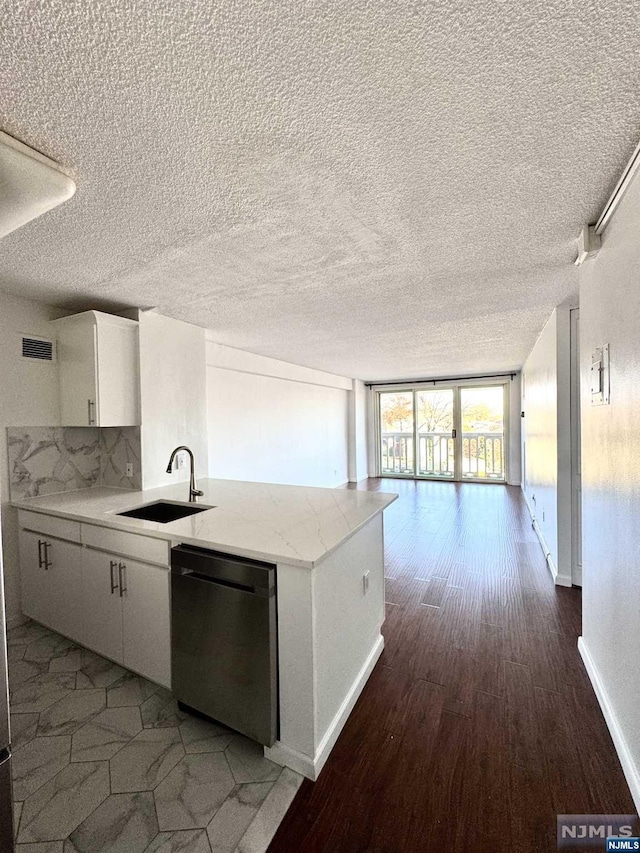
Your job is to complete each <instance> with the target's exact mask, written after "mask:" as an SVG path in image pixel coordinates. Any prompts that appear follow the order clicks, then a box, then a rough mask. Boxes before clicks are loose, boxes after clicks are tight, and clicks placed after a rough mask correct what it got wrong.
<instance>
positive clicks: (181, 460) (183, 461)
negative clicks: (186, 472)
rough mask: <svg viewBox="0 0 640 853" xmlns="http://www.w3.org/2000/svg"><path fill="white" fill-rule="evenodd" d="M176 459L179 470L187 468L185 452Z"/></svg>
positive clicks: (181, 452)
mask: <svg viewBox="0 0 640 853" xmlns="http://www.w3.org/2000/svg"><path fill="white" fill-rule="evenodd" d="M176 459H177V462H178V468H179V469H180V468H186V467H187V454H186V452H185V451H184V450H181V451H180V453H178V455H177V457H176Z"/></svg>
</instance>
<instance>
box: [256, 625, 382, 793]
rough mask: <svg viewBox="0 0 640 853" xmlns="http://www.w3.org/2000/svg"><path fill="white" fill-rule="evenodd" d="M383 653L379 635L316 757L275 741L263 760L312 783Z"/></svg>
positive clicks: (266, 750)
mask: <svg viewBox="0 0 640 853" xmlns="http://www.w3.org/2000/svg"><path fill="white" fill-rule="evenodd" d="M383 649H384V637H382V635H380V636H379V637H377V638H376V641H375V643H374V645H373V648H372V649H371V651H370V652H369V654H368V655H367V659H366V660H365V662H364V664H363V666H362V668H361V670H360V672H359V673H358V675H357V676H356V678H355V681H354V682H353V684H352V685H351V687H350V688H349V691H348V693H347V695H346V696H345V697H344V700H343V701H342V704H341V705H340V707H339V708H338V712H337V713H336V715H335V717H334V718H333V720H332V721H331V724H330V726H329V728H328V729H327V731H326V733H325V735H324V737H323V738H322V740H321V741H320V743H319V745H318V748H317V750H316V754H315V756H314V757H313V758H311V757H310V756H308V755H305V754H304V753H301V752H298V751H297V750H296V749H292V747H290V746H287V745H286V744H285V743H282V741H279V740H278V741H276V742H275V743H274V745H273V746H272V747H267V748H265V751H264V754H265V757H266V758H268V759H269V760H271V761H274V762H275V763H276V764H282V765H284V766H285V767H290V768H291V770H295V771H296V772H297V773H301V774H302V775H303V776H306V777H307V779H311V781H312V782H315V781H316V779H317V778H318V776H319V775H320V772H321V770H322V768H323V767H324V765H325V763H326V761H327V758H329V755H330V753H331V750H332V749H333V747H334V746H335V743H336V741H337V740H338V737H339V735H340V732H341V731H342V729H343V728H344V724H345V723H346V722H347V718H348V717H349V714H350V713H351V711H352V710H353V708H354V705H355V704H356V702H357V701H358V698H359V696H360V694H361V693H362V690H363V688H364V686H365V684H366V683H367V681H368V679H369V676H370V675H371V673H372V671H373V668H374V666H375V665H376V663H377V662H378V658H379V657H380V655H381V654H382V650H383Z"/></svg>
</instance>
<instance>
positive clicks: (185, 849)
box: [8, 622, 302, 853]
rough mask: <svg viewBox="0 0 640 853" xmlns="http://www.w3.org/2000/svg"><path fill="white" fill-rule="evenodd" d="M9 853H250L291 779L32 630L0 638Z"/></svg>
mask: <svg viewBox="0 0 640 853" xmlns="http://www.w3.org/2000/svg"><path fill="white" fill-rule="evenodd" d="M8 654H9V688H10V709H11V727H12V741H13V763H12V767H13V788H14V801H15V807H14V812H15V829H16V841H17V847H16V850H17V853H98V851H99V853H233V851H238V853H262V852H263V851H265V850H266V849H267V847H268V845H269V842H270V840H271V838H272V837H273V835H274V833H275V831H276V829H277V827H278V825H279V824H280V821H281V820H282V818H283V817H284V815H285V813H286V811H287V809H288V808H289V805H290V804H291V801H292V800H293V798H294V796H295V794H296V792H297V790H298V788H299V786H300V783H301V781H302V777H300V776H299V775H298V774H297V773H294V772H293V771H291V770H289V769H287V768H284V769H283V768H282V767H280V766H278V765H277V764H274V763H272V762H271V761H268V760H267V759H266V758H265V757H264V755H263V751H262V747H260V746H259V745H258V744H255V743H253V741H250V740H248V739H247V738H245V737H243V736H242V735H239V734H237V733H235V732H233V731H230V730H229V729H226V728H224V727H222V726H217V725H214V724H212V723H208V722H206V721H204V720H201V719H199V718H196V717H192V716H189V715H187V714H185V713H183V712H182V711H180V710H179V708H178V706H177V703H176V702H175V700H174V698H173V696H172V695H171V693H170V692H169V691H167V690H165V689H163V688H162V687H159V686H158V685H157V684H152V683H151V682H150V681H146V680H145V679H144V678H141V677H139V676H137V675H134V674H133V673H131V672H129V671H127V670H126V669H123V668H122V667H120V666H118V665H117V664H115V663H112V662H111V661H108V660H105V659H104V658H102V657H100V656H99V655H96V654H94V653H93V652H90V651H88V650H87V649H83V648H81V647H79V646H77V645H76V644H75V643H73V642H71V641H70V640H67V639H65V638H64V637H61V636H59V635H58V634H55V633H53V632H52V631H49V630H48V629H47V628H44V627H43V626H41V625H38V624H37V623H35V622H27V623H26V624H24V625H21V626H20V627H18V628H14V629H13V630H11V631H9V633H8Z"/></svg>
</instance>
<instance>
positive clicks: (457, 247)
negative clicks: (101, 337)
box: [0, 0, 640, 379]
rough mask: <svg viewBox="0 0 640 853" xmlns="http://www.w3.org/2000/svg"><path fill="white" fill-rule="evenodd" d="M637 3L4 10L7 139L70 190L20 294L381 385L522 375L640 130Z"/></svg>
mask: <svg viewBox="0 0 640 853" xmlns="http://www.w3.org/2000/svg"><path fill="white" fill-rule="evenodd" d="M639 29H640V4H638V2H637V0H608V2H607V3H606V5H605V4H604V3H602V2H579V1H578V2H573V3H571V2H567V0H545V2H544V3H539V2H532V0H525V1H524V2H513V3H505V2H502V0H501V2H491V0H484V2H479V1H478V0H476V2H469V0H463V2H456V0H447V2H441V1H440V0H435V2H433V0H429V2H388V1H386V0H349V2H344V0H333V2H313V0H311V2H310V0H284V2H283V0H278V2H265V0H235V1H234V2H223V1H222V2H221V0H189V2H180V0H147V2H136V0H97V1H96V2H89V3H88V2H86V0H48V2H43V0H30V2H24V0H5V2H3V3H2V14H1V15H0V56H2V63H1V64H0V93H1V97H0V128H1V129H3V130H5V131H6V132H8V133H10V134H12V135H14V136H16V137H18V138H20V139H22V140H23V141H24V142H26V143H28V144H29V145H31V146H33V147H35V148H37V149H39V150H41V151H42V152H43V153H45V154H46V155H48V156H50V157H52V158H54V159H56V160H57V161H58V162H60V163H61V164H62V165H63V166H65V167H67V168H68V170H69V172H70V174H71V175H73V177H74V178H75V179H76V181H77V184H78V191H77V193H76V196H75V197H74V198H73V199H72V200H71V201H70V202H68V203H67V204H66V205H64V206H63V207H61V208H59V209H57V210H55V211H53V212H51V213H48V214H46V215H45V216H43V217H42V218H41V219H39V220H36V221H34V222H32V223H30V224H29V225H26V226H25V227H24V228H22V229H20V230H19V231H16V232H14V233H13V234H11V235H9V236H8V237H6V238H5V239H3V240H2V243H1V244H0V289H4V290H9V291H13V292H15V293H19V294H21V295H23V296H28V297H31V298H36V299H45V300H47V301H49V302H52V303H55V304H59V305H62V306H64V307H73V308H82V307H86V306H87V305H89V304H92V305H95V306H100V305H102V306H105V307H107V306H129V305H138V306H141V307H150V306H157V307H158V308H159V310H161V311H162V312H163V313H166V314H169V315H171V316H174V317H178V318H180V319H184V320H188V321H190V322H192V323H197V324H199V325H202V326H207V327H209V328H211V329H213V330H214V334H215V338H216V340H218V341H219V342H220V343H224V344H229V345H231V346H234V347H239V348H242V349H247V350H251V351H253V352H257V353H262V354H264V355H271V356H275V357H277V358H281V359H284V360H287V361H292V362H298V363H300V364H306V365H309V366H312V367H317V368H321V369H324V370H328V371H332V372H334V373H341V374H345V375H349V376H358V377H362V378H367V379H381V378H394V377H410V376H428V375H432V376H433V375H442V374H443V373H444V374H447V375H450V374H452V373H461V374H463V373H470V372H482V371H487V370H491V371H498V370H503V369H512V368H516V367H518V366H519V365H521V363H522V362H523V360H524V358H525V357H526V355H527V353H528V351H529V350H530V348H531V346H532V345H533V342H534V340H535V338H536V336H537V334H538V332H539V331H540V328H541V326H542V324H543V322H544V321H545V319H546V317H547V315H548V314H549V313H550V311H551V310H552V308H553V307H554V306H555V305H556V304H557V303H558V302H560V301H562V300H564V299H565V298H567V297H569V296H572V295H573V294H574V293H575V289H576V286H577V273H576V270H575V268H574V267H573V266H572V261H573V258H574V257H575V251H576V250H575V238H576V236H577V233H578V231H579V230H580V228H581V227H582V225H583V224H584V223H586V222H587V221H590V220H593V219H594V218H595V216H596V214H597V213H598V212H599V208H600V207H601V205H602V204H603V202H604V201H605V200H606V197H607V195H608V193H609V192H610V190H611V189H612V187H613V185H614V183H615V180H616V179H617V177H618V174H619V172H620V170H621V169H622V167H623V166H624V164H625V162H626V160H627V158H628V157H629V155H630V154H631V152H632V150H633V147H634V145H635V143H636V142H637V137H638V135H639V134H640V99H639V97H638V93H639V92H640V51H638V44H637V34H638V31H639Z"/></svg>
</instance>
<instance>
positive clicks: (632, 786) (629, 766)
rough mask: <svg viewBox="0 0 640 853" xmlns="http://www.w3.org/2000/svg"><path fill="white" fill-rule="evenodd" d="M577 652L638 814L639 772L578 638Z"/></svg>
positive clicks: (601, 685)
mask: <svg viewBox="0 0 640 853" xmlns="http://www.w3.org/2000/svg"><path fill="white" fill-rule="evenodd" d="M578 650H579V652H580V654H581V655H582V660H583V661H584V665H585V667H586V670H587V673H588V675H589V679H590V680H591V684H592V686H593V689H594V692H595V694H596V697H597V699H598V702H599V703H600V709H601V711H602V714H603V716H604V719H605V722H606V724H607V727H608V729H609V733H610V734H611V739H612V740H613V745H614V746H615V748H616V752H617V753H618V758H619V759H620V764H621V765H622V770H623V772H624V775H625V778H626V780H627V784H628V786H629V790H630V791H631V796H632V797H633V802H634V803H635V805H636V809H637V810H638V812H640V771H639V769H638V767H636V765H635V763H634V761H633V758H632V756H631V751H630V749H629V747H628V745H627V741H626V738H625V736H624V734H623V732H622V729H621V728H620V724H619V723H618V718H617V717H616V714H615V711H614V710H613V708H612V706H611V702H610V701H609V697H608V696H607V691H606V689H605V686H604V684H603V683H602V679H601V678H600V673H599V672H598V668H597V666H596V664H595V661H594V660H593V658H592V657H591V653H590V652H589V648H588V646H587V644H586V643H585V641H584V637H579V638H578Z"/></svg>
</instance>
